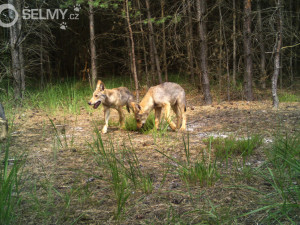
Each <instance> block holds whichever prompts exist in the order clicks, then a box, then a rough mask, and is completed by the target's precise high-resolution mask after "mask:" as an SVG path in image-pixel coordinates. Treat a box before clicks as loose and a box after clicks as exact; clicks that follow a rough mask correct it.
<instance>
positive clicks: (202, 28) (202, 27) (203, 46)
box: [196, 0, 212, 105]
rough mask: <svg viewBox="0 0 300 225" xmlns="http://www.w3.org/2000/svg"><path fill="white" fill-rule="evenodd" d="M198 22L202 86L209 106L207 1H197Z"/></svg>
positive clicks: (210, 101) (210, 100)
mask: <svg viewBox="0 0 300 225" xmlns="http://www.w3.org/2000/svg"><path fill="white" fill-rule="evenodd" d="M196 5H197V22H198V33H199V37H200V52H201V53H200V54H201V55H200V58H201V73H202V78H203V79H202V85H203V92H204V100H205V103H206V104H207V105H210V104H211V103H212V99H211V96H210V87H209V78H208V71H207V37H206V35H207V34H206V32H207V31H206V19H205V17H204V16H205V15H204V13H205V12H206V0H197V1H196Z"/></svg>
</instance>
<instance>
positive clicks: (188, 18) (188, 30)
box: [183, 0, 195, 83]
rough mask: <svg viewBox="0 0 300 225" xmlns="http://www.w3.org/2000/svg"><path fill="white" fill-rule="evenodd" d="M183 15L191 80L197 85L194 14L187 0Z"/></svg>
mask: <svg viewBox="0 0 300 225" xmlns="http://www.w3.org/2000/svg"><path fill="white" fill-rule="evenodd" d="M184 3H185V0H184ZM186 8H187V10H186ZM183 13H184V15H185V37H186V50H187V57H188V64H189V70H190V79H191V81H192V82H193V83H195V74H194V63H193V61H194V59H193V25H192V14H191V2H190V0H187V5H186V6H185V5H184V8H183Z"/></svg>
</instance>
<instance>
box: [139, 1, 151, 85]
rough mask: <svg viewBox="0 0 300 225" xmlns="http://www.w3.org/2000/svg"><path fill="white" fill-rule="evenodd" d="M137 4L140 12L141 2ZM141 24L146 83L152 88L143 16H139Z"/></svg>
mask: <svg viewBox="0 0 300 225" xmlns="http://www.w3.org/2000/svg"><path fill="white" fill-rule="evenodd" d="M137 4H138V8H139V10H141V4H140V0H137ZM139 24H140V30H141V33H142V48H143V57H144V65H145V73H146V82H147V87H150V86H151V85H150V81H149V71H148V60H147V52H146V47H145V34H144V29H143V22H142V16H141V14H140V15H139Z"/></svg>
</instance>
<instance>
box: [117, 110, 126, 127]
mask: <svg viewBox="0 0 300 225" xmlns="http://www.w3.org/2000/svg"><path fill="white" fill-rule="evenodd" d="M118 113H119V122H120V128H122V127H123V126H124V118H125V116H124V113H123V110H122V107H121V106H120V107H119V108H118Z"/></svg>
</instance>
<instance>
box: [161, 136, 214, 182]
mask: <svg viewBox="0 0 300 225" xmlns="http://www.w3.org/2000/svg"><path fill="white" fill-rule="evenodd" d="M183 144H184V152H185V156H186V161H183V162H181V161H178V160H177V159H175V158H173V157H171V156H168V155H166V154H165V153H163V152H161V151H159V150H157V149H156V151H157V152H159V153H161V154H162V155H163V156H165V157H167V158H168V159H170V160H171V161H173V164H174V165H176V166H175V169H176V172H177V174H178V175H179V176H180V177H181V179H182V180H183V181H184V182H185V183H186V184H187V185H188V186H189V185H190V184H192V185H196V184H198V185H200V186H211V185H213V184H214V182H215V181H216V180H218V179H219V172H218V169H217V164H216V160H211V150H210V149H208V155H207V156H206V155H205V154H204V153H203V157H202V160H199V159H198V160H196V162H192V160H191V158H190V147H189V136H188V139H187V143H186V140H185V138H184V137H183Z"/></svg>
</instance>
